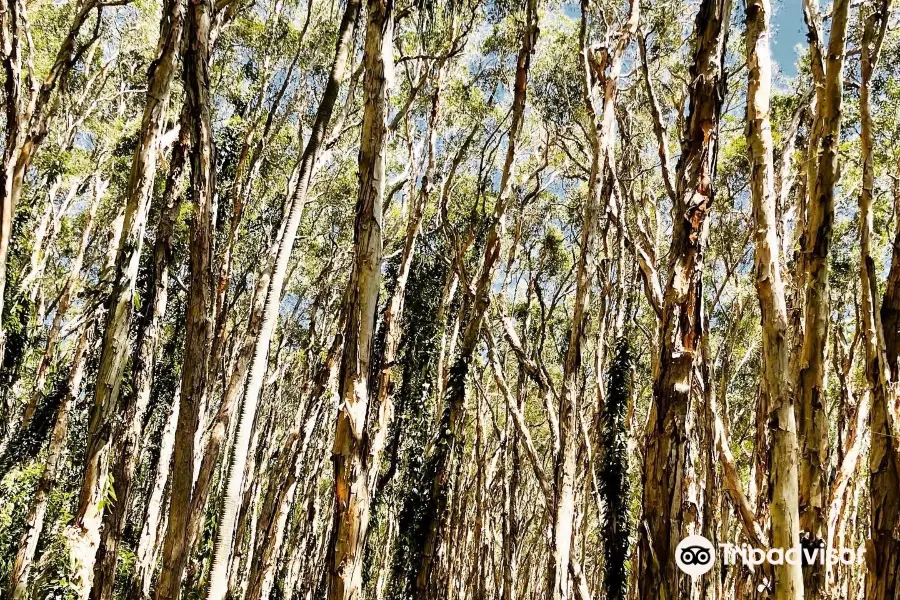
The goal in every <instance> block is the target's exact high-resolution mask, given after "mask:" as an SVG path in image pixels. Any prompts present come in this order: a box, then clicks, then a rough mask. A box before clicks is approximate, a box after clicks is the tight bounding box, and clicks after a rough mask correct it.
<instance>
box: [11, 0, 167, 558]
mask: <svg viewBox="0 0 900 600" xmlns="http://www.w3.org/2000/svg"><path fill="white" fill-rule="evenodd" d="M183 17H184V11H183V7H182V3H181V1H180V0H171V1H170V2H167V3H166V6H165V9H164V10H163V16H162V20H161V22H160V34H159V43H158V48H157V56H156V60H155V61H154V62H153V64H152V65H151V68H150V72H149V74H148V76H147V96H146V104H145V106H144V113H143V117H142V119H141V124H140V129H139V131H138V140H137V145H136V147H135V151H134V155H133V157H132V162H131V172H130V174H129V178H128V184H127V187H126V191H125V216H124V220H123V223H122V232H123V233H122V236H121V240H120V242H119V248H118V253H117V258H116V267H115V279H114V284H113V291H112V294H111V296H110V299H109V311H108V314H107V319H106V325H105V328H104V332H103V345H102V350H101V354H100V364H99V367H98V374H97V384H96V388H95V393H94V400H93V405H92V406H91V410H90V418H89V424H88V447H87V453H86V457H85V467H84V479H83V481H82V485H81V492H80V495H79V501H78V509H77V512H76V514H75V521H76V524H77V525H79V526H81V527H84V525H85V523H86V521H89V520H91V521H93V520H96V519H95V517H94V516H93V514H94V513H98V512H100V511H99V510H98V504H99V502H100V496H101V493H102V492H101V488H102V486H103V482H104V481H105V479H106V470H107V463H108V445H109V440H110V436H111V433H112V424H113V415H114V414H115V412H116V410H117V407H118V397H119V388H120V385H121V383H122V375H123V372H124V369H125V359H126V357H127V355H128V333H129V329H130V327H131V318H132V314H133V306H134V289H135V281H136V279H137V271H138V264H139V262H140V254H141V248H142V246H143V238H144V227H145V225H146V220H147V210H148V208H149V204H150V198H151V194H152V189H153V181H154V178H155V176H156V159H157V153H158V150H159V138H160V132H161V130H162V128H163V126H164V124H165V121H166V119H167V117H168V104H169V96H170V92H171V87H172V79H173V77H174V73H175V66H176V62H177V60H178V55H179V50H180V46H181V32H182V27H183ZM0 266H2V265H0ZM89 561H90V563H91V566H92V565H93V557H90V559H89Z"/></svg>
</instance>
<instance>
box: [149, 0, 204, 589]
mask: <svg viewBox="0 0 900 600" xmlns="http://www.w3.org/2000/svg"><path fill="white" fill-rule="evenodd" d="M189 9H190V10H189V12H188V14H187V25H186V29H185V49H184V59H183V63H184V87H185V116H186V118H187V120H188V124H189V130H190V137H191V146H190V150H189V152H188V156H189V157H190V165H191V178H190V200H191V203H192V205H193V215H192V219H193V220H192V222H191V238H190V248H191V251H190V261H189V267H190V286H189V288H188V301H187V315H186V327H185V347H184V359H183V365H182V370H181V397H180V399H179V402H180V408H179V411H178V425H177V428H176V432H175V446H174V450H173V456H172V461H173V462H172V492H171V499H170V501H169V524H168V528H167V529H166V537H165V541H164V545H163V555H162V571H161V573H160V577H159V581H158V582H157V586H156V595H155V598H156V599H157V600H178V598H179V597H180V593H181V580H182V574H183V573H184V564H185V561H186V556H187V552H188V550H189V548H188V547H187V544H186V543H185V538H186V535H187V525H188V519H189V515H190V507H191V490H192V487H193V483H194V469H195V460H194V444H195V436H196V433H197V427H198V421H199V412H200V407H201V405H202V403H203V402H204V401H205V399H206V394H207V393H208V391H209V379H208V376H209V362H210V357H209V347H210V344H211V342H212V321H213V319H214V314H213V308H214V304H213V303H214V301H215V299H214V296H213V294H214V290H213V285H214V275H213V265H212V261H213V256H214V251H213V245H214V239H213V236H214V233H215V232H214V218H215V215H214V202H215V200H214V194H215V145H214V142H213V130H212V114H211V112H212V107H211V104H210V97H209V95H210V87H209V65H210V53H211V47H210V29H211V27H212V19H213V4H212V1H211V0H200V1H199V2H192V3H191V4H190V6H189Z"/></svg>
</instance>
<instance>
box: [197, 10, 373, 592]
mask: <svg viewBox="0 0 900 600" xmlns="http://www.w3.org/2000/svg"><path fill="white" fill-rule="evenodd" d="M359 9H360V0H348V1H347V4H346V6H345V8H344V14H343V16H342V17H341V23H340V26H339V28H338V34H337V44H336V48H335V56H334V62H333V63H332V66H331V74H330V75H329V78H328V83H327V85H326V86H325V91H324V93H323V95H322V100H321V102H320V103H319V109H318V111H317V113H316V120H315V123H314V124H313V128H312V131H311V132H310V137H309V140H308V141H307V144H306V148H305V149H304V150H303V156H302V158H301V162H300V169H299V174H298V178H297V184H296V188H295V191H294V198H293V200H292V201H291V202H289V204H290V211H289V212H288V214H287V221H286V223H285V230H284V234H283V236H282V238H281V242H280V244H279V247H278V255H277V258H276V260H275V270H274V272H273V273H272V280H271V282H270V284H269V289H268V291H267V293H266V304H265V310H264V313H263V321H262V326H261V327H260V332H259V336H258V337H257V339H256V347H255V350H254V355H253V362H252V364H251V366H250V373H249V376H248V382H247V388H246V391H245V393H244V401H243V404H242V406H241V411H240V415H239V419H238V426H237V427H238V430H237V437H236V439H235V444H234V450H233V453H232V456H233V459H232V463H231V465H230V466H229V469H228V477H227V483H226V490H225V500H224V504H223V507H222V517H221V519H220V521H219V533H218V539H217V541H216V547H215V552H214V557H213V564H212V571H211V573H210V588H209V596H208V597H209V599H210V600H221V599H222V598H224V597H225V595H226V593H227V588H228V563H229V553H230V552H231V543H232V539H233V537H234V523H235V519H236V516H237V510H238V504H239V502H240V496H241V488H242V486H243V479H244V467H245V465H246V462H247V451H248V448H249V443H250V434H251V431H252V429H253V421H254V420H255V418H256V410H257V408H258V405H259V399H260V392H261V390H262V384H263V379H264V378H265V375H266V370H267V365H268V357H269V345H270V343H271V341H272V335H273V333H274V331H275V325H276V322H277V321H278V309H279V307H280V305H281V291H282V289H283V287H284V284H285V276H286V274H287V267H288V262H289V261H290V258H291V252H292V250H293V248H294V240H295V239H296V237H297V228H298V227H299V225H300V219H301V217H302V216H303V208H304V204H305V202H306V195H307V192H308V190H309V185H310V180H311V178H312V171H313V169H314V167H315V164H316V159H317V157H318V155H319V152H320V150H321V146H322V141H323V140H324V138H325V133H326V130H327V129H328V124H329V122H330V121H331V115H332V113H333V111H334V105H335V102H336V101H337V96H338V92H339V91H340V87H341V84H342V83H343V81H344V77H345V74H346V70H347V60H348V57H349V53H350V46H351V44H352V40H353V34H354V31H355V29H356V21H357V18H358V16H359Z"/></svg>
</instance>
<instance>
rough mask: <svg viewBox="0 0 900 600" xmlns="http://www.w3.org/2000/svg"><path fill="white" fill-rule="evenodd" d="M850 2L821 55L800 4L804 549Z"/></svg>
mask: <svg viewBox="0 0 900 600" xmlns="http://www.w3.org/2000/svg"><path fill="white" fill-rule="evenodd" d="M849 5H850V3H849V1H847V0H837V1H836V2H835V3H834V7H833V9H832V14H831V33H830V34H829V39H828V47H827V53H826V51H825V50H823V48H822V47H821V44H822V33H821V23H820V17H819V15H818V6H817V2H815V0H806V2H804V7H803V8H804V18H805V19H806V23H807V28H808V36H807V37H808V38H809V43H810V63H811V70H812V73H813V81H814V83H815V86H816V112H815V117H814V125H813V133H812V135H811V138H810V142H809V160H808V163H807V164H808V169H807V189H808V192H809V199H808V203H807V207H806V215H805V217H806V222H805V229H804V230H803V234H802V238H801V240H800V246H801V248H802V258H801V262H800V264H799V265H798V267H799V270H800V271H802V273H801V275H800V278H801V281H802V282H803V284H804V288H803V291H802V294H803V309H802V310H803V311H804V314H803V324H802V332H800V333H801V335H800V336H798V338H801V337H802V342H800V348H799V356H796V354H795V360H796V364H795V365H794V369H795V371H796V381H795V383H794V385H795V386H796V387H795V394H796V400H795V403H794V406H795V410H796V413H797V424H798V435H799V452H800V530H801V537H802V538H803V541H804V544H806V545H815V544H818V543H820V542H824V541H825V540H826V532H825V528H826V515H827V511H828V507H827V503H828V486H827V481H826V474H825V469H826V467H827V465H828V427H827V413H826V407H825V387H824V386H825V348H826V346H827V345H828V344H827V342H828V325H829V318H830V316H829V315H830V313H829V299H828V271H829V269H828V255H829V252H830V250H831V242H832V236H833V228H834V204H835V186H836V184H837V181H838V177H839V174H840V171H839V169H840V166H839V152H838V148H839V144H840V136H841V106H842V98H843V81H844V79H843V69H844V45H845V40H846V36H847V22H848V18H847V16H848V11H849ZM803 587H804V591H805V596H806V598H808V599H810V600H815V599H818V598H821V597H822V596H823V595H824V593H825V590H824V587H825V569H824V568H823V566H822V565H819V564H818V563H816V564H814V565H811V566H810V567H807V568H806V570H805V571H804V586H803Z"/></svg>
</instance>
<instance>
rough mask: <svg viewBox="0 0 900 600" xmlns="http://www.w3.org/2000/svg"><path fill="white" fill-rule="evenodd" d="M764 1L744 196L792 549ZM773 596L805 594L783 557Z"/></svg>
mask: <svg viewBox="0 0 900 600" xmlns="http://www.w3.org/2000/svg"><path fill="white" fill-rule="evenodd" d="M770 13H771V7H770V5H769V0H752V1H751V2H749V3H748V4H747V19H746V21H747V65H748V81H747V141H748V147H749V150H750V164H751V171H750V195H751V198H752V202H753V221H754V224H755V232H756V239H755V243H756V252H755V255H754V256H755V262H756V289H757V293H758V294H759V306H760V314H761V321H762V356H763V375H762V384H763V387H764V390H762V391H761V393H762V394H764V395H765V398H766V408H767V415H766V422H767V423H768V428H769V435H768V440H769V444H770V447H769V449H768V454H769V458H768V461H767V462H768V467H769V482H768V489H769V493H770V503H769V505H770V507H769V513H770V516H771V519H772V534H771V546H772V547H773V548H782V549H783V550H785V551H786V550H788V549H789V548H796V547H798V546H799V544H800V529H799V490H798V480H797V462H798V457H797V423H796V421H795V418H794V403H793V398H792V397H791V395H790V393H789V388H788V382H787V381H786V379H785V373H787V370H788V358H789V348H788V340H787V333H788V321H787V307H786V304H785V294H784V284H783V283H782V279H781V264H780V256H781V253H780V247H781V246H780V244H779V241H778V217H777V215H776V197H775V185H774V182H775V166H774V151H773V143H772V125H771V122H770V117H769V114H770V104H769V103H770V90H771V85H772V63H771V56H770V53H769V19H770ZM774 572H775V595H776V597H778V598H781V599H784V600H801V599H802V598H803V571H802V568H801V565H799V564H797V565H791V564H790V563H788V562H787V561H785V562H784V564H782V565H776V566H775V567H774Z"/></svg>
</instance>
